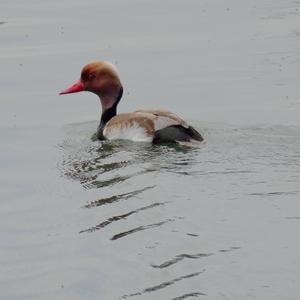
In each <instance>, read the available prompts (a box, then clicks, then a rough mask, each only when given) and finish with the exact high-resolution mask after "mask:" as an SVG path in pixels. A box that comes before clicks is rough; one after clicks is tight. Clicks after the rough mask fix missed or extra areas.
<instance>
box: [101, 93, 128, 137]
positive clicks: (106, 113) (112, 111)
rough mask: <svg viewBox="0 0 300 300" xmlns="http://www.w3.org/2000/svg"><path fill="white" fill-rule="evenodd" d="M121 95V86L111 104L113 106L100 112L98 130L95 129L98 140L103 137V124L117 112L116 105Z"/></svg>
mask: <svg viewBox="0 0 300 300" xmlns="http://www.w3.org/2000/svg"><path fill="white" fill-rule="evenodd" d="M122 95H123V88H121V90H120V93H119V95H118V97H117V99H116V102H115V103H114V104H113V106H112V107H110V108H108V109H106V110H105V111H103V112H102V115H101V121H100V124H99V126H98V130H97V138H98V139H99V140H104V139H105V138H104V136H103V129H104V127H105V125H106V124H107V122H108V121H109V120H110V119H111V118H113V117H114V116H115V115H116V114H117V106H118V104H119V102H120V100H121V98H122Z"/></svg>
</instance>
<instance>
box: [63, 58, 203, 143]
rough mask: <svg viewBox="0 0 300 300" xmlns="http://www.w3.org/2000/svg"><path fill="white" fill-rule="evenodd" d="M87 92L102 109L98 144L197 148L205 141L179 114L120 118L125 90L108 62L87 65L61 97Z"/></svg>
mask: <svg viewBox="0 0 300 300" xmlns="http://www.w3.org/2000/svg"><path fill="white" fill-rule="evenodd" d="M82 91H88V92H92V93H94V94H96V95H97V96H98V97H99V99H100V103H101V106H102V114H101V119H100V124H99V126H98V128H97V132H96V137H97V138H98V139H99V140H118V139H120V140H131V141H135V142H139V141H141V142H152V143H154V144H163V143H178V144H197V143H201V142H202V141H203V140H204V139H203V137H202V135H201V134H200V133H199V132H198V131H197V130H196V129H195V128H194V127H192V126H191V125H189V124H188V123H187V122H186V121H184V120H183V119H182V118H180V117H179V116H177V115H176V114H174V113H172V112H170V111H168V110H163V109H141V110H137V111H134V112H130V113H119V114H117V106H118V104H119V102H120V100H121V98H122V95H123V86H122V83H121V80H120V78H119V75H118V71H117V69H116V67H115V66H114V65H113V64H112V63H110V62H108V61H97V62H92V63H89V64H87V65H86V66H84V67H83V69H82V71H81V76H80V79H79V80H77V81H76V82H75V83H74V84H73V85H71V86H70V87H69V88H67V89H65V90H63V91H62V92H60V93H59V94H60V95H65V94H71V93H78V92H82Z"/></svg>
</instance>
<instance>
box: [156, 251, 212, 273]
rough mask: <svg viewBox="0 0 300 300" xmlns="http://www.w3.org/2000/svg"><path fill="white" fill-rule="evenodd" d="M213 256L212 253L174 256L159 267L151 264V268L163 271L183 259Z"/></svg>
mask: <svg viewBox="0 0 300 300" xmlns="http://www.w3.org/2000/svg"><path fill="white" fill-rule="evenodd" d="M211 255H213V253H197V254H185V253H184V254H179V255H176V256H175V257H174V258H173V259H170V260H168V261H166V262H164V263H162V264H160V265H154V264H151V266H152V267H153V268H160V269H164V268H167V267H169V266H172V265H174V264H176V263H178V262H179V261H182V260H184V259H186V258H187V259H198V258H203V257H208V256H211Z"/></svg>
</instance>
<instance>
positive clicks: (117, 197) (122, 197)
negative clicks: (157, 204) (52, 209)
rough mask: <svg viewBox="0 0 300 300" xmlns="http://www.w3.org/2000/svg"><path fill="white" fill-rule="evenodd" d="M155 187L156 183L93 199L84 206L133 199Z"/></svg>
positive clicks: (89, 206) (90, 206)
mask: <svg viewBox="0 0 300 300" xmlns="http://www.w3.org/2000/svg"><path fill="white" fill-rule="evenodd" d="M154 187H155V185H153V186H147V187H144V188H142V189H139V190H135V191H132V192H128V193H124V194H119V195H113V196H111V197H107V198H101V199H98V200H95V201H92V202H90V203H88V204H86V205H84V206H83V208H92V207H97V206H102V205H106V204H111V203H117V202H119V201H121V200H128V199H131V198H133V197H135V196H137V195H139V194H141V193H143V192H144V191H147V190H149V189H153V188H154Z"/></svg>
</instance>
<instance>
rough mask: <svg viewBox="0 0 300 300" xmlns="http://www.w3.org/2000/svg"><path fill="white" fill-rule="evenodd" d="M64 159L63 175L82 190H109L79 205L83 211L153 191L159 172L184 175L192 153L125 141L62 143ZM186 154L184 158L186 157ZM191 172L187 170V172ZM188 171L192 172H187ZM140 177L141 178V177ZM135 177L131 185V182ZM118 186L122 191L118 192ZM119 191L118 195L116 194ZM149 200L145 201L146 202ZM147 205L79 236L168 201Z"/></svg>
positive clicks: (120, 235) (113, 217)
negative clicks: (182, 173)
mask: <svg viewBox="0 0 300 300" xmlns="http://www.w3.org/2000/svg"><path fill="white" fill-rule="evenodd" d="M60 148H61V149H63V151H64V157H63V160H62V163H61V165H60V169H61V170H62V172H63V175H64V176H66V177H67V178H70V179H72V180H77V181H79V182H80V184H81V185H82V186H83V187H84V188H85V189H99V193H101V192H102V189H103V188H106V189H105V191H106V192H107V188H108V189H109V188H110V187H113V188H112V189H109V192H110V193H111V195H110V196H108V197H107V196H106V197H100V198H99V199H97V200H92V201H90V202H88V203H87V204H85V205H83V208H97V207H100V206H102V205H113V204H115V203H117V202H120V201H123V200H131V199H133V198H136V197H137V196H138V195H141V194H142V193H146V192H147V191H148V190H155V188H156V186H157V184H159V182H158V181H157V180H155V177H156V176H155V175H156V174H161V173H162V172H172V173H180V172H185V173H187V174H188V172H189V167H190V166H192V165H193V163H194V161H195V156H196V150H195V149H190V148H187V147H182V146H177V145H168V146H157V145H152V144H149V143H132V142H129V141H113V142H112V141H104V142H99V141H94V140H89V141H88V142H87V141H85V143H82V141H81V142H77V143H76V142H74V143H73V144H72V143H70V141H68V143H62V145H61V146H60ZM187 154H188V155H187ZM190 171H191V170H190ZM191 172H192V171H191ZM143 176H144V177H143ZM134 177H136V179H137V180H136V181H137V182H138V183H135V181H133V180H132V179H133V178H134ZM116 186H120V187H121V188H122V189H123V190H124V187H125V189H127V190H128V189H129V190H128V191H126V192H123V193H120V189H121V188H120V189H118V188H116ZM118 191H119V192H118ZM148 200H149V199H148ZM152 201H153V202H152V203H150V204H149V201H148V203H147V202H146V203H144V204H145V205H144V206H141V205H139V206H140V207H137V208H136V207H135V208H134V209H132V210H131V211H129V212H128V211H127V212H125V213H123V212H122V213H120V214H118V215H113V216H111V217H109V218H108V219H107V220H105V221H101V222H99V223H98V224H97V225H93V226H91V227H88V228H87V229H83V230H81V231H80V233H86V232H94V231H96V230H99V229H102V228H104V227H106V226H107V225H109V224H111V223H112V222H115V221H118V220H124V219H126V218H128V217H129V216H131V215H135V214H137V213H140V212H142V211H146V210H149V209H154V208H156V207H158V206H161V205H165V204H167V203H169V202H168V201H157V199H154V200H152ZM170 221H171V219H169V218H167V219H166V220H162V221H161V220H159V222H156V223H151V224H145V225H142V226H138V227H135V228H133V229H131V230H128V231H126V232H120V233H117V234H115V235H114V236H113V237H112V238H111V240H115V239H119V238H121V237H124V236H127V235H129V234H131V233H133V232H137V231H142V230H145V229H150V228H154V227H157V226H162V225H163V224H165V223H167V222H170Z"/></svg>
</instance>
